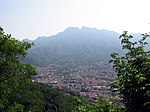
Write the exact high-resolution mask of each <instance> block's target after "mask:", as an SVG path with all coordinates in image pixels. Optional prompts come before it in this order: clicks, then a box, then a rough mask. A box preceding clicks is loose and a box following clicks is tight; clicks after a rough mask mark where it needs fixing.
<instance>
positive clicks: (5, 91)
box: [0, 27, 37, 112]
mask: <svg viewBox="0 0 150 112" xmlns="http://www.w3.org/2000/svg"><path fill="white" fill-rule="evenodd" d="M30 47H31V44H29V43H27V42H21V41H19V40H17V39H15V38H13V37H12V36H11V35H8V34H5V32H4V31H3V29H2V28H1V27H0V111H11V112H12V111H23V105H21V104H19V103H18V102H17V101H18V100H19V98H21V93H23V92H24V91H25V89H26V87H27V85H28V84H29V83H31V82H32V76H34V75H36V74H37V72H36V69H35V68H34V67H33V66H32V65H30V64H26V63H23V62H21V59H22V58H24V57H25V56H26V54H27V52H26V51H27V50H28V49H29V48H30Z"/></svg>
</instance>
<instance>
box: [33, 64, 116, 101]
mask: <svg viewBox="0 0 150 112" xmlns="http://www.w3.org/2000/svg"><path fill="white" fill-rule="evenodd" d="M38 70H39V75H38V76H35V77H34V78H33V79H34V81H35V82H38V83H43V84H46V85H48V86H50V87H52V88H58V89H63V90H66V91H71V92H75V93H78V94H80V95H81V96H84V97H87V98H89V99H95V98H98V97H108V96H110V94H112V89H111V88H110V86H109V84H111V82H113V81H114V80H115V78H116V77H117V76H116V74H115V72H114V70H113V68H112V67H111V66H110V65H108V64H107V63H103V64H95V65H84V66H83V65H79V66H76V67H75V66H73V65H70V64H69V63H68V64H61V65H60V64H59V65H56V64H51V65H49V66H47V67H38Z"/></svg>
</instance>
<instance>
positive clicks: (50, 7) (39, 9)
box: [0, 0, 150, 40]
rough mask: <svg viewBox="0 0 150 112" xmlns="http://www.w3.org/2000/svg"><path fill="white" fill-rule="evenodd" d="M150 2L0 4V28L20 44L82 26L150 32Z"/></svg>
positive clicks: (29, 0)
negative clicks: (26, 39)
mask: <svg viewBox="0 0 150 112" xmlns="http://www.w3.org/2000/svg"><path fill="white" fill-rule="evenodd" d="M149 4H150V0H0V26H1V27H3V28H4V31H5V32H6V33H8V34H11V35H12V36H13V37H15V38H17V39H19V40H22V39H25V38H28V39H31V40H33V39H35V38H37V37H39V36H51V35H55V34H57V33H58V32H62V31H64V30H65V29H66V28H67V27H79V28H81V27H82V26H86V27H91V28H97V29H108V30H112V31H116V32H118V33H120V34H121V33H122V32H123V31H124V30H127V31H129V32H131V33H146V32H150V5H149Z"/></svg>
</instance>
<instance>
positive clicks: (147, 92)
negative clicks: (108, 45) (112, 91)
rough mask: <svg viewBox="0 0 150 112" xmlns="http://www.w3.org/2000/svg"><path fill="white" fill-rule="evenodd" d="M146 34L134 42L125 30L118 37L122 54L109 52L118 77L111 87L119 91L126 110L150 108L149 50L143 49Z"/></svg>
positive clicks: (135, 110)
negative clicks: (122, 50) (123, 53)
mask: <svg viewBox="0 0 150 112" xmlns="http://www.w3.org/2000/svg"><path fill="white" fill-rule="evenodd" d="M147 37H149V35H148V34H142V38H141V39H140V40H139V41H137V42H134V41H133V40H132V38H133V36H132V35H128V34H127V31H125V32H124V33H123V34H122V35H121V36H120V38H121V39H122V40H121V44H122V48H123V49H124V50H125V55H124V56H119V55H118V54H117V53H113V54H111V57H112V58H113V59H112V60H111V61H110V62H113V63H114V66H113V67H114V68H115V70H116V72H117V75H118V78H117V79H116V81H115V82H114V83H113V87H114V88H117V89H118V91H119V92H120V97H122V99H123V102H124V103H125V107H126V109H127V110H126V111H127V112H149V110H150V51H146V50H145V46H146V45H148V43H147V42H146V39H147Z"/></svg>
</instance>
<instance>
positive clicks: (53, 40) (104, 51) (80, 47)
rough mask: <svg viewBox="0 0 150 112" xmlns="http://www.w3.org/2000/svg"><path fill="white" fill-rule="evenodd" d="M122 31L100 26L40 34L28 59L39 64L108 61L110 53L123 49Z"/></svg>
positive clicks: (72, 28)
mask: <svg viewBox="0 0 150 112" xmlns="http://www.w3.org/2000/svg"><path fill="white" fill-rule="evenodd" d="M118 37H119V34H118V33H116V32H113V31H108V30H98V29H96V28H87V27H82V28H81V29H79V28H76V27H69V28H67V29H66V30H65V31H63V32H60V33H58V34H57V35H53V36H50V37H39V38H37V39H36V40H34V41H30V40H28V41H29V42H34V44H35V46H33V47H32V48H31V49H30V50H29V51H28V56H27V57H26V59H25V61H26V62H27V63H31V64H34V65H36V66H46V65H49V64H63V63H74V64H77V65H80V64H81V65H87V64H93V63H96V62H101V61H104V62H106V61H107V62H108V61H109V59H110V54H111V53H113V52H121V46H120V40H119V38H118Z"/></svg>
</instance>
